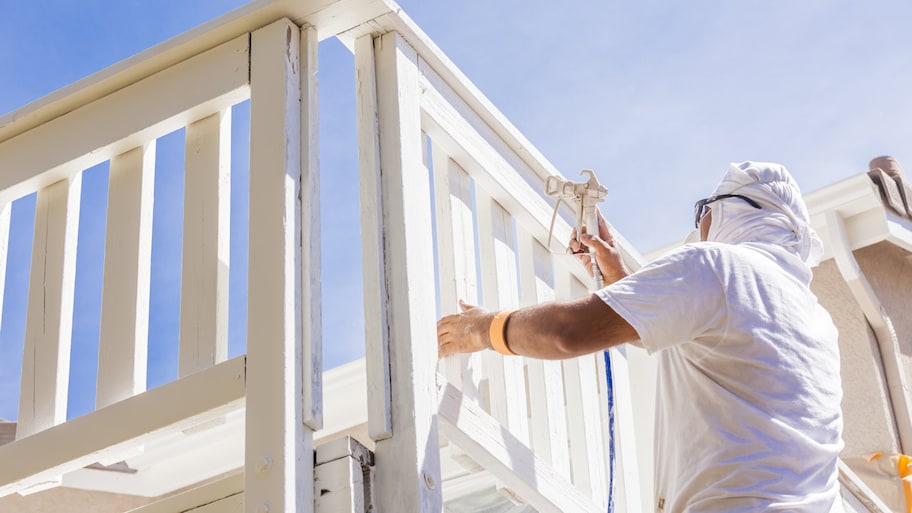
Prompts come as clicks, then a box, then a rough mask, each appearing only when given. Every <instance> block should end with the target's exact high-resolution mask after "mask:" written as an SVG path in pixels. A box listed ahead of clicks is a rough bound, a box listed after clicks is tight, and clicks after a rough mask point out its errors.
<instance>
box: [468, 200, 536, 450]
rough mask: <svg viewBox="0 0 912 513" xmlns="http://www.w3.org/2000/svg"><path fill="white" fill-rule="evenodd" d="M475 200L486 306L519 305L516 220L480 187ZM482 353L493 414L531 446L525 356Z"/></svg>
mask: <svg viewBox="0 0 912 513" xmlns="http://www.w3.org/2000/svg"><path fill="white" fill-rule="evenodd" d="M475 203H476V212H477V214H478V253H479V259H480V262H481V277H482V282H481V288H482V292H483V294H484V305H485V306H486V307H487V308H490V309H494V310H498V309H503V310H506V309H511V308H516V307H517V306H518V305H519V290H518V287H517V269H516V252H515V247H516V241H515V240H514V234H513V219H512V218H511V217H510V214H508V213H507V211H506V210H504V209H503V207H501V206H500V204H498V203H497V202H496V201H495V200H494V199H492V198H491V197H490V196H489V195H488V194H487V193H486V192H485V191H484V190H483V189H481V188H477V189H476V190H475ZM483 354H484V358H485V363H486V365H485V369H486V374H487V376H488V383H489V387H488V388H489V390H490V397H491V415H492V416H493V417H494V418H495V419H497V420H498V421H500V422H501V424H503V425H504V426H505V427H507V428H508V429H509V430H510V432H511V433H513V435H514V436H516V437H517V438H518V439H519V440H520V441H522V442H523V443H525V444H527V445H528V443H529V420H528V417H527V415H526V386H525V383H526V378H525V370H524V368H523V359H522V358H518V357H514V356H507V357H502V356H500V355H498V354H497V353H495V352H493V351H485V352H484V353H483Z"/></svg>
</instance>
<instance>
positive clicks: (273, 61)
mask: <svg viewBox="0 0 912 513" xmlns="http://www.w3.org/2000/svg"><path fill="white" fill-rule="evenodd" d="M300 43H301V35H300V30H299V29H298V27H297V26H296V25H294V24H293V23H291V22H290V21H288V20H287V19H282V20H279V21H276V22H274V23H272V24H270V25H268V26H266V27H264V28H261V29H259V30H257V31H255V32H253V34H252V39H251V66H250V87H251V99H250V239H249V243H250V249H249V251H250V253H249V271H248V280H249V288H248V302H249V306H248V323H247V409H246V438H247V440H246V454H245V497H244V502H245V506H244V511H246V512H249V513H254V512H263V513H265V512H268V513H296V512H310V511H313V504H314V501H313V432H312V431H311V430H310V429H307V428H306V426H305V424H304V415H303V406H304V405H303V404H302V403H303V397H304V390H303V389H304V387H305V386H307V384H306V383H305V382H304V379H303V368H304V366H305V365H308V364H309V362H307V361H306V360H307V359H308V358H310V355H306V354H304V350H303V344H302V336H301V333H302V319H301V305H302V300H301V293H302V292H301V284H302V279H301V276H300V274H298V273H299V272H300V269H301V266H300V263H301V249H300V248H301V229H300V222H301V204H300V201H301V199H300V198H301V197H304V198H309V197H310V191H301V190H300V186H301V148H300V144H301V104H300V102H301V75H300V73H301V67H300V55H299V49H300V48H299V47H300Z"/></svg>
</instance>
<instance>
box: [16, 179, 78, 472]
mask: <svg viewBox="0 0 912 513" xmlns="http://www.w3.org/2000/svg"><path fill="white" fill-rule="evenodd" d="M0 168H2V166H0ZM81 196H82V174H81V173H79V174H77V175H75V176H73V178H72V179H70V180H63V181H61V182H58V183H56V184H53V185H51V186H49V187H45V188H43V189H41V190H40V191H38V198H37V200H36V206H35V232H34V233H35V235H34V239H33V243H32V264H31V275H30V278H29V295H28V303H27V304H28V311H27V313H26V324H25V343H24V348H23V358H22V384H21V387H20V389H19V416H18V419H19V420H18V425H17V429H16V439H22V438H25V437H28V436H30V435H33V434H35V433H37V432H39V431H41V430H43V429H47V428H49V427H51V426H54V425H57V424H59V423H61V422H64V421H66V411H67V391H68V387H69V376H70V342H71V338H72V334H73V333H72V331H73V293H74V289H75V284H76V243H77V239H78V232H77V231H78V227H79V204H80V198H81ZM7 461H10V460H7Z"/></svg>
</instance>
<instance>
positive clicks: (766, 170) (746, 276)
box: [437, 162, 842, 513]
mask: <svg viewBox="0 0 912 513" xmlns="http://www.w3.org/2000/svg"><path fill="white" fill-rule="evenodd" d="M695 210H696V212H695V223H694V224H695V228H697V229H698V230H699V233H700V237H699V241H698V242H693V243H689V244H684V245H683V246H681V247H680V248H677V249H675V250H673V251H671V252H670V253H668V254H666V255H664V256H662V257H661V258H659V259H657V260H655V261H654V262H652V263H650V264H648V265H646V266H645V267H643V268H642V269H640V270H639V271H637V272H635V273H630V272H629V271H628V270H627V269H626V267H625V266H624V264H623V262H622V261H621V257H620V254H619V252H618V250H617V248H616V246H615V243H614V240H613V238H612V236H611V233H610V232H609V229H608V227H607V223H605V222H604V219H603V218H601V214H600V215H599V236H598V237H592V236H589V235H583V236H582V237H581V241H582V243H583V245H581V244H580V243H579V242H576V241H571V243H570V249H571V250H572V251H574V252H576V253H580V259H581V261H582V262H583V264H584V265H586V267H587V269H588V270H589V271H590V273H591V262H590V261H589V256H588V255H587V254H586V253H587V252H588V248H587V247H586V246H590V247H592V248H594V250H595V257H596V260H597V262H598V265H599V268H600V269H601V271H602V274H603V275H604V277H605V283H606V284H607V285H606V286H605V287H604V288H603V289H601V290H599V291H597V292H596V293H594V294H592V295H590V296H588V297H584V298H580V299H577V300H572V301H559V302H553V303H547V304H541V305H537V306H531V307H528V308H523V309H520V310H515V311H512V312H491V311H488V310H485V309H484V308H481V307H475V306H471V305H467V304H462V312H460V313H456V314H453V315H448V316H446V317H444V318H442V319H441V320H440V321H439V322H438V324H437V336H438V352H439V354H440V356H446V355H449V354H453V353H465V352H474V351H480V350H483V349H494V350H497V351H499V352H501V353H503V354H519V355H525V356H529V357H533V358H546V359H563V358H572V357H575V356H579V355H582V354H586V353H591V352H595V351H603V350H605V349H607V348H609V347H612V346H615V345H618V344H622V343H625V342H627V343H633V344H636V345H639V346H641V347H644V348H645V349H646V350H647V351H648V352H649V353H652V354H656V355H657V357H658V359H659V364H658V365H659V368H658V383H657V391H658V392H657V398H656V401H657V405H656V409H657V411H656V430H655V433H656V439H655V459H656V461H655V472H656V475H655V485H656V486H655V490H656V497H655V511H657V512H661V513H682V512H688V513H696V512H748V511H750V512H754V511H764V512H786V511H787V512H808V513H811V512H813V513H833V512H841V511H842V502H841V498H840V495H839V482H838V473H837V460H838V456H839V451H840V449H841V448H842V438H841V433H842V415H841V412H840V401H841V399H842V386H841V381H840V377H839V350H838V344H837V331H836V327H835V326H834V325H833V322H832V320H831V319H830V316H829V314H828V313H827V312H826V311H825V310H824V309H823V307H821V306H820V304H819V303H818V302H817V298H816V297H815V296H814V294H813V293H812V292H811V290H810V282H811V277H812V274H811V268H812V267H814V266H816V265H817V264H818V263H819V259H820V256H821V254H822V245H821V242H820V239H819V237H818V236H817V234H816V233H814V231H813V230H812V229H811V227H810V225H809V218H808V213H807V208H806V207H805V205H804V202H803V200H802V198H801V192H800V190H799V189H798V186H797V184H796V183H795V181H794V179H793V178H792V176H791V175H790V174H789V172H788V171H787V170H786V169H785V168H784V167H783V166H781V165H778V164H769V163H759V162H744V163H740V164H732V165H731V166H730V167H729V169H728V171H727V172H726V173H725V176H724V177H723V178H722V181H721V182H720V184H719V185H718V187H717V188H716V190H715V192H713V194H712V195H711V196H710V197H708V198H706V199H703V200H700V201H698V202H697V204H696V209H695Z"/></svg>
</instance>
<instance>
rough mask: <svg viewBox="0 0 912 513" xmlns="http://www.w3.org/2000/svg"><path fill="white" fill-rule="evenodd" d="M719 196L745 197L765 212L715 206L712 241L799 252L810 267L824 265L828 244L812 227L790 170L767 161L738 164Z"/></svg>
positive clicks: (728, 203) (731, 203)
mask: <svg viewBox="0 0 912 513" xmlns="http://www.w3.org/2000/svg"><path fill="white" fill-rule="evenodd" d="M719 194H741V195H743V196H747V197H749V198H751V199H752V200H754V201H756V202H757V203H759V204H760V206H761V207H763V208H761V209H756V208H753V207H752V206H750V205H749V204H748V203H747V202H745V201H743V200H741V199H738V198H729V199H726V200H722V201H717V202H715V203H713V204H711V205H710V206H709V207H710V209H711V210H712V222H711V224H710V228H709V235H708V236H707V240H710V241H716V242H726V243H729V244H738V243H742V242H759V243H768V244H773V245H776V246H780V247H782V248H785V249H786V250H788V251H790V252H792V253H794V254H795V255H796V256H798V257H799V258H800V259H801V260H802V261H804V263H806V264H807V265H808V267H814V266H816V265H817V264H819V263H820V257H821V256H822V255H823V243H822V242H821V240H820V237H818V236H817V233H816V232H814V230H813V228H811V225H810V221H811V220H810V216H809V215H808V212H807V207H806V206H805V204H804V200H803V199H802V197H801V190H800V189H799V188H798V184H797V183H796V182H795V179H794V178H792V175H791V174H789V172H788V170H787V169H785V167H784V166H782V165H780V164H772V163H766V162H742V163H740V164H735V163H732V164H731V165H729V167H728V171H727V172H726V173H725V176H724V177H722V181H721V182H719V185H718V186H716V190H715V191H714V192H713V194H712V195H713V196H716V195H719Z"/></svg>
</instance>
